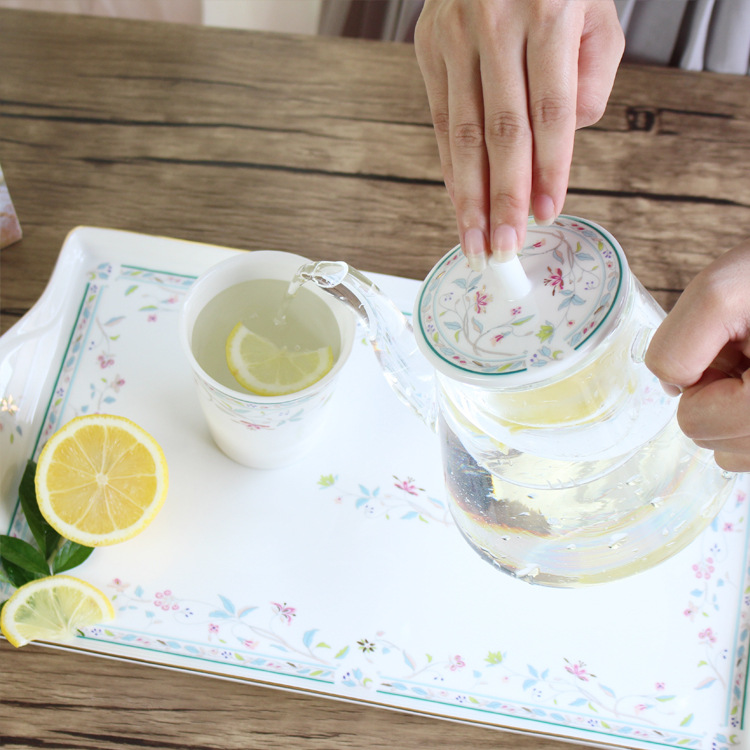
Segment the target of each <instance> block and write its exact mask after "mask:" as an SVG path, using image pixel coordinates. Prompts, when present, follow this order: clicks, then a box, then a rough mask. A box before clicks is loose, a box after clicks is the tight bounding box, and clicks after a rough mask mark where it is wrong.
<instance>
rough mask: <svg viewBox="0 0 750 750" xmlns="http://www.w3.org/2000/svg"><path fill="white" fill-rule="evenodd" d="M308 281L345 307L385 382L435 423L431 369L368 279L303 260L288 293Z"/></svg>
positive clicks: (341, 266) (334, 264)
mask: <svg viewBox="0 0 750 750" xmlns="http://www.w3.org/2000/svg"><path fill="white" fill-rule="evenodd" d="M306 282H311V283H314V284H315V285H316V286H318V287H319V288H320V289H321V290H323V291H324V292H327V293H328V294H331V295H333V296H334V297H336V299H338V300H340V301H341V302H343V303H344V304H345V305H346V306H347V307H349V308H350V309H351V310H352V311H353V312H354V313H355V314H356V315H357V316H358V317H359V319H360V320H361V321H362V324H363V325H364V328H365V331H366V334H367V338H368V339H369V340H370V343H371V344H372V347H373V350H374V351H375V355H376V357H377V358H378V362H379V363H380V366H381V368H382V370H383V375H384V376H385V378H386V380H387V381H388V384H389V385H390V386H391V388H392V389H393V391H394V392H395V393H396V395H397V396H398V397H399V398H400V399H401V401H403V402H404V403H405V404H406V405H407V406H408V407H409V408H410V409H411V410H412V411H413V412H414V413H415V414H416V415H417V416H418V417H419V418H420V419H422V421H423V422H425V424H427V426H428V427H429V428H430V429H431V430H433V431H435V430H436V429H437V414H438V407H437V400H436V397H435V373H434V370H433V368H432V367H431V365H430V364H429V362H427V360H426V359H425V357H424V355H423V354H422V353H421V352H420V351H419V348H418V347H417V343H416V340H415V339H414V332H413V330H412V327H411V323H410V322H409V321H408V320H407V319H406V317H405V316H404V315H403V313H402V312H401V311H400V310H399V309H398V307H396V305H395V304H394V303H393V301H392V300H391V299H390V298H389V297H387V296H386V295H385V294H383V293H382V292H381V291H380V289H378V287H377V286H376V285H375V283H374V282H373V281H371V280H370V279H368V278H367V276H365V275H364V274H363V273H360V272H359V271H357V270H356V269H355V268H352V267H351V266H349V265H348V264H347V263H344V262H343V261H320V262H311V263H307V264H305V265H304V266H302V267H301V268H299V269H298V271H297V274H296V276H295V279H294V280H293V281H292V283H291V285H290V288H289V293H290V294H294V292H295V291H296V290H297V289H298V288H299V287H300V286H301V285H302V284H304V283H306Z"/></svg>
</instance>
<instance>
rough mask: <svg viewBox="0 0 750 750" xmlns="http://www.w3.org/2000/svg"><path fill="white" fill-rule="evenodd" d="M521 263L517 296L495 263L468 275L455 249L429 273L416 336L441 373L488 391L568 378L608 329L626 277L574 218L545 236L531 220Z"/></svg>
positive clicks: (617, 252)
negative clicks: (566, 374) (558, 376)
mask: <svg viewBox="0 0 750 750" xmlns="http://www.w3.org/2000/svg"><path fill="white" fill-rule="evenodd" d="M518 255H519V260H520V263H521V266H522V267H523V271H524V272H525V274H526V277H527V278H528V284H527V286H526V289H524V290H522V292H521V293H519V292H518V288H519V287H518V286H517V285H514V286H515V291H513V290H512V287H509V286H508V283H507V281H506V280H505V278H504V273H503V271H504V270H505V269H502V268H501V269H500V270H499V271H498V269H497V268H496V267H495V264H493V263H490V264H489V265H488V268H487V269H486V270H485V271H484V272H482V273H478V272H475V271H472V270H471V269H470V268H469V265H468V263H467V262H466V259H465V258H464V255H463V252H462V251H461V247H460V246H457V247H455V248H453V250H451V252H449V253H448V254H447V255H446V256H445V257H444V258H443V259H442V260H441V261H440V262H439V263H438V264H437V265H436V266H435V268H433V269H432V271H431V272H430V274H429V275H428V277H427V279H426V280H425V282H424V284H423V286H422V288H421V290H420V292H419V294H418V296H417V301H416V306H415V312H414V320H415V326H414V328H415V334H416V338H417V342H418V344H419V347H420V349H421V350H422V352H423V354H425V355H426V356H427V358H428V359H429V360H430V362H432V364H433V365H434V366H435V367H436V368H437V369H438V371H439V372H442V373H443V374H445V375H447V376H448V377H451V378H453V379H456V380H459V381H464V382H470V383H475V384H478V385H482V386H489V387H493V386H494V387H505V386H517V385H523V384H531V383H534V382H538V381H540V380H544V379H546V378H547V377H550V376H553V375H556V374H558V373H559V372H561V371H562V370H565V369H567V368H568V367H570V366H571V365H573V364H574V363H575V362H576V361H578V360H580V359H581V358H582V357H583V356H584V355H585V354H586V353H588V352H589V351H591V349H592V348H593V347H594V346H596V344H597V343H598V342H600V341H601V340H602V339H603V338H605V337H606V335H607V334H608V333H609V332H610V331H611V330H612V328H613V327H614V324H615V323H616V321H617V319H618V315H619V311H620V308H621V306H622V302H623V297H624V296H625V292H623V289H626V288H627V285H626V284H625V283H623V282H624V280H625V279H626V278H627V274H628V273H629V272H628V268H627V263H626V261H625V258H624V255H623V252H622V249H621V248H620V246H619V245H618V243H617V241H616V240H615V239H614V238H613V237H612V236H611V235H610V234H609V233H608V232H607V231H606V230H604V229H603V228H602V227H599V226H597V225H596V224H592V223H591V222H590V221H586V220H583V219H578V218H576V217H572V216H560V217H559V218H558V219H557V220H556V221H555V222H554V224H552V225H551V226H546V227H543V226H537V225H536V224H535V223H534V222H533V220H530V221H529V227H528V230H527V234H526V243H525V245H524V248H523V250H522V251H520V252H519V254H518ZM498 265H500V266H504V265H508V267H509V268H510V264H498ZM518 270H519V273H520V269H518ZM521 277H523V274H521ZM525 291H527V292H528V293H526V294H524V293H523V292H525Z"/></svg>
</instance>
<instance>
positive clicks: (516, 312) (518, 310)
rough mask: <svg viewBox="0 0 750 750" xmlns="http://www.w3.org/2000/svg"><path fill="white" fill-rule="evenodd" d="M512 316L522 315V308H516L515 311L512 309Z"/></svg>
mask: <svg viewBox="0 0 750 750" xmlns="http://www.w3.org/2000/svg"><path fill="white" fill-rule="evenodd" d="M510 314H511V315H520V314H521V308H520V307H514V308H513V309H512V310H511V311H510Z"/></svg>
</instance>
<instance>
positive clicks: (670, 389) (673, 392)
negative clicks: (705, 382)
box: [661, 383, 682, 396]
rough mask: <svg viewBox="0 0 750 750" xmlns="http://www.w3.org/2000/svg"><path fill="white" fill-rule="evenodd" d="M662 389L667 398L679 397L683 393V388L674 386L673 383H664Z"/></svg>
mask: <svg viewBox="0 0 750 750" xmlns="http://www.w3.org/2000/svg"><path fill="white" fill-rule="evenodd" d="M661 387H662V388H663V389H664V393H666V394H667V396H679V395H680V394H681V393H682V388H680V386H678V385H672V383H662V384H661Z"/></svg>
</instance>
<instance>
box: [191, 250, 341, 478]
mask: <svg viewBox="0 0 750 750" xmlns="http://www.w3.org/2000/svg"><path fill="white" fill-rule="evenodd" d="M307 262H308V261H307V259H306V258H303V257H301V256H299V255H295V254H292V253H286V252H280V251H273V250H257V251H252V252H248V253H241V254H238V255H236V256H233V257H231V258H228V259H227V260H225V261H222V262H220V263H218V264H216V265H215V266H213V267H212V268H210V269H209V270H208V271H206V272H205V273H204V274H203V275H202V276H201V277H200V278H199V279H198V280H197V281H196V282H195V284H194V286H193V288H192V289H191V291H190V293H189V295H188V297H187V298H186V300H185V304H184V307H183V312H182V321H181V326H180V335H181V338H182V343H183V348H184V350H185V352H186V355H187V358H188V361H189V362H190V365H191V368H192V371H193V375H194V379H195V382H196V385H197V389H198V396H199V401H200V404H201V408H202V410H203V413H204V415H205V417H206V421H207V423H208V427H209V431H210V433H211V435H212V437H213V439H214V441H215V442H216V444H217V445H218V446H219V448H220V449H221V450H222V451H223V452H224V453H225V454H226V455H227V456H229V457H230V458H232V459H234V460H235V461H237V462H239V463H241V464H244V465H245V466H251V467H255V468H276V467H280V466H285V465H288V464H290V463H292V462H294V461H296V460H297V459H298V458H301V457H302V456H303V455H304V454H305V453H306V452H307V451H308V450H309V449H310V448H311V447H312V446H313V445H314V444H315V442H316V438H317V437H318V435H319V432H320V430H321V429H322V427H323V425H324V422H325V414H326V408H325V407H326V405H327V403H328V401H329V400H330V398H331V396H332V395H333V388H334V382H335V380H336V378H337V376H338V374H339V372H340V371H341V369H342V367H343V366H344V364H345V362H346V360H347V358H348V357H349V354H350V352H351V348H352V343H353V341H354V333H355V329H356V322H355V319H354V316H353V315H352V314H351V312H350V311H349V310H347V309H346V308H345V307H343V306H342V305H340V304H338V303H337V302H336V301H335V300H333V299H332V298H331V297H330V296H329V295H327V294H325V293H323V292H321V291H320V290H319V289H318V288H316V287H313V286H309V287H308V286H304V287H301V288H299V289H297V290H296V291H295V292H294V294H293V295H290V294H289V291H288V290H289V287H290V282H292V280H293V278H294V276H295V273H296V271H297V269H298V268H300V266H302V265H304V264H305V263H307Z"/></svg>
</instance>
